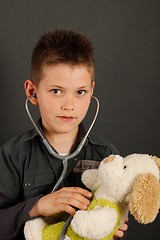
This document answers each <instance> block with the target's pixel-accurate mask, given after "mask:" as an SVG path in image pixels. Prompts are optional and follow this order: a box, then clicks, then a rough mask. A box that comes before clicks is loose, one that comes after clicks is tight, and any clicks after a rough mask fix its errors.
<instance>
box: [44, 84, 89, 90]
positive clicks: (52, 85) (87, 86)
mask: <svg viewBox="0 0 160 240" xmlns="http://www.w3.org/2000/svg"><path fill="white" fill-rule="evenodd" d="M48 87H52V88H53V87H54V88H65V87H64V86H60V85H57V84H55V85H54V84H51V85H48ZM82 88H90V85H86V86H80V87H78V88H77V89H82Z"/></svg>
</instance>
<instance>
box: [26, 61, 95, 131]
mask: <svg viewBox="0 0 160 240" xmlns="http://www.w3.org/2000/svg"><path fill="white" fill-rule="evenodd" d="M91 79H92V71H91V70H90V71H89V69H87V68H86V67H85V66H74V67H73V66H70V65H66V64H58V65H55V66H47V67H44V69H43V78H42V80H41V81H40V83H39V85H38V87H36V86H35V85H34V84H33V83H32V82H31V81H30V80H27V81H28V84H26V93H27V88H28V89H29V88H31V84H33V86H32V88H33V89H34V91H35V92H36V96H37V98H36V100H33V101H34V104H37V105H38V106H39V110H40V114H41V118H42V123H43V126H44V129H45V132H46V133H47V134H54V133H59V134H60V133H69V132H73V133H74V132H77V131H78V125H79V124H80V122H81V121H82V120H83V119H84V117H85V115H86V113H87V110H88V107H89V104H90V100H91V96H92V94H93V89H94V82H93V81H92V80H91ZM27 81H26V82H27ZM29 81H30V82H29ZM30 90H31V89H30ZM30 92H31V91H30Z"/></svg>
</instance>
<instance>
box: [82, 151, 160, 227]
mask: <svg viewBox="0 0 160 240" xmlns="http://www.w3.org/2000/svg"><path fill="white" fill-rule="evenodd" d="M159 168H160V159H158V158H155V157H151V156H149V155H147V154H131V155H128V156H127V157H125V158H123V157H121V156H119V155H110V156H109V157H107V158H105V159H104V160H103V161H102V162H101V163H100V166H99V168H98V169H91V170H87V171H85V172H84V173H83V175H82V181H83V183H84V184H85V185H86V186H87V187H88V188H89V189H91V190H92V191H94V195H95V197H96V198H107V199H109V200H110V201H115V202H119V203H121V204H122V205H123V206H128V208H129V210H130V212H131V214H132V215H133V216H134V217H135V219H136V220H137V221H138V222H139V223H144V224H145V223H149V222H152V221H153V220H154V219H155V217H156V216H157V213H158V210H159V208H160V183H159Z"/></svg>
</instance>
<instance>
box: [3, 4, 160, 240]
mask: <svg viewBox="0 0 160 240" xmlns="http://www.w3.org/2000/svg"><path fill="white" fill-rule="evenodd" d="M55 28H71V29H73V30H76V31H80V32H83V33H85V34H86V35H87V36H88V37H89V38H90V39H92V41H93V44H94V47H95V59H96V89H95V95H96V96H97V97H98V98H99V100H100V104H101V106H100V114H99V117H98V120H97V122H96V125H95V126H94V129H93V132H94V133H96V134H98V135H99V136H101V137H104V138H106V139H108V140H109V141H111V142H112V143H113V144H114V145H115V146H116V147H117V148H118V149H119V151H120V152H121V154H122V155H124V156H125V155H127V154H129V153H134V152H137V153H149V154H153V155H157V156H160V148H159V138H160V128H159V123H160V107H159V102H160V94H159V87H160V66H159V65H160V64H159V63H160V60H159V57H160V47H159V45H160V1H158V0H157V1H156V0H150V1H149V0H131V1H129V0H99V1H98V0H55V1H54V0H45V1H43V0H26V1H24V0H0V89H1V94H0V102H1V106H0V109H1V111H0V119H1V124H0V133H1V137H0V144H1V145H2V144H3V143H4V142H6V141H7V140H8V139H10V138H11V137H13V136H15V135H17V134H19V133H21V132H22V131H24V130H26V129H28V128H30V127H31V123H30V122H29V119H28V117H27V115H26V112H25V109H24V102H25V94H24V90H23V84H24V81H25V80H26V79H27V78H29V77H30V57H31V53H32V49H33V47H34V45H35V43H36V42H37V40H38V39H39V37H40V35H41V34H42V33H43V32H46V31H48V30H50V29H55ZM89 119H90V118H89ZM87 121H88V122H89V120H87ZM158 226H160V217H159V216H158V217H157V219H156V221H155V222H154V223H152V224H150V225H145V226H142V225H140V224H137V223H136V222H135V221H134V220H133V219H132V220H131V224H130V231H129V235H128V237H127V239H129V240H133V239H134V240H135V239H138V240H140V239H146V240H151V239H159V237H160V233H159V229H158ZM157 234H158V235H159V237H158V238H156V235H157Z"/></svg>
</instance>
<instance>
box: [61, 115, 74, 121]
mask: <svg viewBox="0 0 160 240" xmlns="http://www.w3.org/2000/svg"><path fill="white" fill-rule="evenodd" d="M58 118H59V119H60V120H62V121H65V122H70V121H73V119H75V117H72V116H58Z"/></svg>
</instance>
